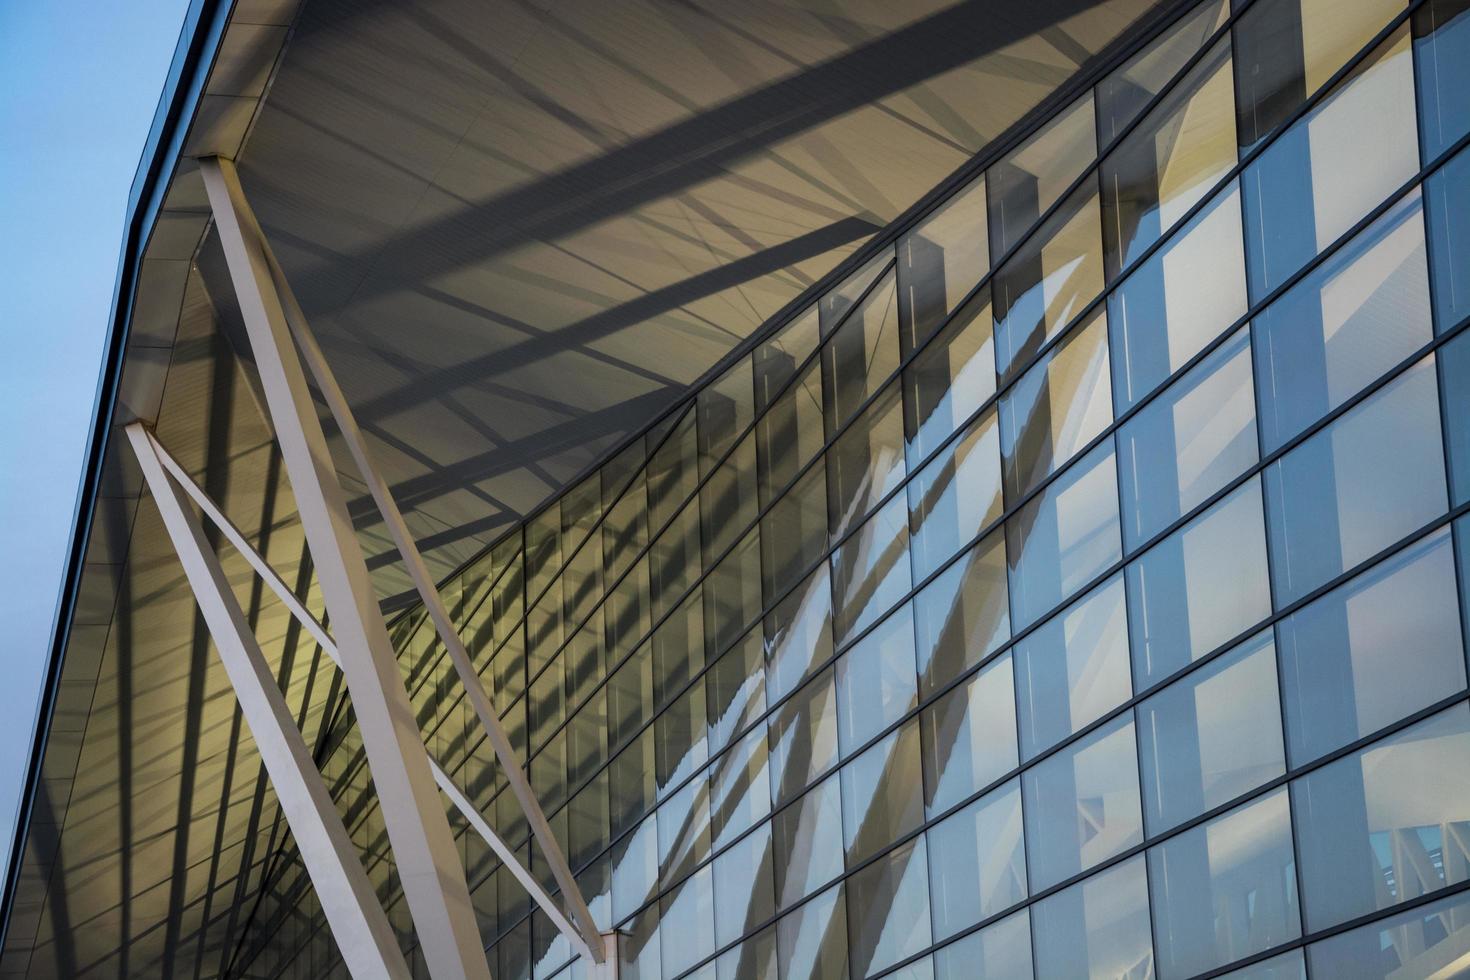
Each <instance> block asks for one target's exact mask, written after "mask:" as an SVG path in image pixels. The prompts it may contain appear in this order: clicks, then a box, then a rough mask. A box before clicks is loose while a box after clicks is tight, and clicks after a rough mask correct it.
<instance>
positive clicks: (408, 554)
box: [261, 241, 604, 963]
mask: <svg viewBox="0 0 1470 980" xmlns="http://www.w3.org/2000/svg"><path fill="white" fill-rule="evenodd" d="M261 248H262V250H263V251H264V252H265V256H266V261H267V262H269V263H270V268H271V274H272V276H273V281H274V283H275V287H276V292H277V293H278V294H279V295H280V297H281V302H282V305H283V306H284V309H285V313H286V324H287V326H288V328H289V329H290V331H291V334H292V336H293V337H294V338H295V340H296V344H297V346H298V347H299V348H300V349H301V358H302V360H303V361H304V362H305V363H306V368H307V370H308V371H310V372H311V375H312V377H313V379H315V381H316V385H317V390H318V391H320V392H321V395H322V398H323V400H325V401H326V403H327V408H328V410H329V411H330V412H331V413H332V417H333V418H334V419H335V420H336V422H337V427H338V429H339V430H340V431H341V433H342V439H343V441H344V442H346V443H347V448H348V451H349V452H350V453H351V454H352V460H353V462H354V463H355V464H356V466H357V470H358V472H359V474H361V476H362V480H363V482H364V483H365V484H366V485H367V488H368V491H369V492H370V493H371V494H372V498H373V502H374V503H376V504H377V507H378V511H379V513H381V514H382V516H383V523H384V524H385V525H387V528H388V533H389V534H390V535H391V536H392V538H393V544H394V546H395V547H397V549H398V553H399V554H400V555H401V556H402V557H403V563H404V565H406V566H407V567H408V574H409V577H410V578H411V579H412V580H413V584H414V587H415V588H416V589H417V590H418V593H419V596H420V597H421V598H422V599H423V601H424V606H425V607H426V608H427V609H428V611H429V617H430V618H431V619H432V620H433V621H434V629H435V631H436V632H438V634H439V639H440V641H442V642H443V644H444V648H445V650H446V651H448V653H449V659H450V661H451V662H452V663H453V664H454V669H455V672H456V673H457V674H458V675H459V680H460V683H461V684H463V685H464V689H465V696H466V697H467V698H468V699H469V702H470V705H471V706H472V707H473V708H474V710H475V716H476V717H477V718H478V719H479V721H480V725H481V727H483V728H484V729H485V736H486V738H487V740H488V741H489V742H490V747H491V749H492V750H494V752H495V757H496V759H497V760H499V762H500V767H501V769H502V770H503V771H504V772H505V776H506V781H507V782H508V783H509V785H510V790H511V792H512V793H513V794H515V798H516V801H517V802H518V803H519V804H520V806H521V812H522V813H524V814H525V816H526V822H527V823H528V824H529V825H530V828H531V833H532V835H533V836H534V837H535V838H536V843H537V844H538V845H539V846H540V848H541V854H542V857H544V858H545V859H546V863H547V864H548V865H549V866H550V867H551V874H552V877H553V878H554V879H555V880H556V884H557V887H558V888H560V889H561V894H562V900H563V902H565V904H566V906H567V908H568V909H569V910H570V911H571V916H572V918H573V919H574V920H575V922H576V932H577V933H579V934H580V936H581V944H580V945H581V946H582V948H583V950H584V951H585V953H586V954H587V955H588V956H590V957H591V958H592V961H593V962H594V963H601V962H603V955H604V951H603V944H602V941H601V939H600V938H599V933H598V929H597V923H596V922H595V920H594V919H593V918H592V912H591V910H590V909H589V908H588V907H587V901H586V899H584V898H583V897H582V890H581V888H580V887H579V886H578V884H577V879H576V878H575V877H574V876H573V875H572V869H571V866H570V865H569V864H568V862H567V859H566V855H565V854H563V853H562V850H561V845H560V844H559V843H558V842H557V839H556V835H555V834H554V833H552V830H551V824H550V823H549V822H548V821H547V819H546V814H545V813H544V812H543V811H542V809H541V804H540V802H539V801H538V800H537V799H536V794H535V793H534V791H532V789H531V783H530V781H529V780H528V779H527V778H526V773H525V771H524V770H523V769H522V768H521V764H520V760H519V759H517V758H516V754H515V750H514V749H513V748H512V746H511V744H510V738H509V737H508V736H507V735H506V733H505V726H504V725H502V724H501V722H500V715H499V714H498V713H497V712H496V711H495V708H494V706H493V705H492V704H491V703H490V695H489V693H488V692H487V691H486V690H485V684H484V682H483V681H482V680H481V679H480V675H479V673H478V672H477V671H476V670H475V665H474V661H472V660H471V659H470V655H469V651H468V650H466V649H465V645H464V642H463V641H462V640H461V639H460V637H459V631H458V630H456V629H455V627H454V622H453V621H452V620H451V619H450V618H449V610H448V609H447V608H445V606H444V599H443V597H442V596H440V595H439V587H438V586H437V585H436V584H435V583H434V578H433V576H432V574H431V573H430V572H429V567H428V565H427V564H425V562H424V558H423V555H422V554H421V553H420V552H419V549H418V544H417V543H416V542H415V541H414V539H413V535H412V534H411V533H409V530H408V524H407V523H406V522H405V521H404V520H403V513H402V512H401V511H400V510H399V509H398V502H397V501H396V500H394V499H393V493H392V491H391V490H389V489H388V485H387V484H386V483H385V482H384V481H383V478H382V477H381V476H380V475H379V474H378V470H377V467H375V466H373V461H372V457H371V456H369V455H368V448H367V440H365V439H364V438H363V436H362V430H361V429H359V428H358V426H357V419H356V418H355V417H354V416H353V414H352V409H351V407H350V406H349V405H348V404H347V399H346V397H345V396H344V395H343V394H342V389H341V388H340V387H338V385H337V379H336V376H335V375H333V374H332V369H331V368H330V367H329V366H328V365H327V361H326V358H325V357H324V356H323V355H322V351H321V348H320V347H319V346H317V342H316V337H315V336H314V335H313V334H312V332H311V328H310V326H309V325H308V324H307V322H306V315H305V314H304V313H302V311H301V307H300V305H299V304H298V303H297V302H296V296H295V293H294V292H293V291H292V289H291V284H290V283H289V282H287V281H286V276H285V274H284V273H283V272H282V271H281V267H280V265H279V264H278V263H277V262H276V260H275V256H274V254H273V253H272V252H271V248H270V243H268V242H264V241H262V244H261Z"/></svg>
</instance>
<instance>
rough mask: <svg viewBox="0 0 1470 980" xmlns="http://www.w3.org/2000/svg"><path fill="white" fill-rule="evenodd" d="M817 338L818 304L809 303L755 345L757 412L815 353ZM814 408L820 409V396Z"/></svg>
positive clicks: (762, 408)
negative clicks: (803, 310) (758, 344)
mask: <svg viewBox="0 0 1470 980" xmlns="http://www.w3.org/2000/svg"><path fill="white" fill-rule="evenodd" d="M817 340H818V332H817V308H816V307H815V306H812V307H810V308H808V309H807V310H806V311H805V312H803V313H802V314H801V315H800V316H798V317H796V318H795V319H794V320H792V321H791V322H790V323H788V324H786V326H784V327H782V328H781V329H780V330H778V331H776V334H775V336H773V337H771V339H770V340H767V341H765V342H764V343H762V344H761V345H760V346H758V347H757V348H756V349H755V353H754V354H753V355H751V360H752V362H753V363H752V370H753V372H754V375H755V409H756V411H757V412H760V411H764V410H765V408H766V406H767V405H770V404H771V402H773V401H774V400H775V399H776V396H777V395H779V394H780V393H781V388H782V386H783V385H785V384H786V383H787V382H788V381H790V380H791V379H792V377H794V376H795V374H796V372H797V371H798V370H799V369H800V368H801V365H802V364H803V363H804V362H805V361H806V359H807V358H808V357H810V356H811V355H812V354H813V353H815V351H816V349H817ZM817 408H818V411H820V410H821V401H820V399H819V400H818V402H817Z"/></svg>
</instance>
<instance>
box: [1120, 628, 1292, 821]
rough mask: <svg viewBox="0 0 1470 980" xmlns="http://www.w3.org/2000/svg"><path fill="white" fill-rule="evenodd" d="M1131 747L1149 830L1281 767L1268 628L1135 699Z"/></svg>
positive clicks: (1243, 788) (1268, 777)
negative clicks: (1134, 743) (1135, 743)
mask: <svg viewBox="0 0 1470 980" xmlns="http://www.w3.org/2000/svg"><path fill="white" fill-rule="evenodd" d="M1138 752H1139V758H1140V760H1141V761H1142V765H1143V814H1144V818H1145V825H1146V826H1147V827H1148V831H1149V834H1150V835H1154V834H1160V833H1163V832H1164V831H1166V830H1168V829H1169V828H1171V827H1175V826H1177V825H1179V824H1181V823H1183V822H1184V821H1186V820H1189V819H1191V818H1192V817H1196V816H1198V815H1200V814H1201V813H1204V812H1205V811H1206V810H1211V809H1214V808H1215V807H1217V806H1220V805H1221V804H1223V803H1228V802H1229V801H1230V800H1233V799H1235V798H1236V797H1238V796H1240V795H1241V794H1242V793H1246V792H1248V791H1249V790H1251V789H1253V788H1255V787H1257V786H1260V785H1261V784H1262V783H1265V782H1269V781H1270V780H1272V779H1275V778H1276V777H1277V776H1280V775H1281V774H1282V773H1283V772H1285V771H1286V762H1285V758H1286V756H1285V751H1284V749H1283V748H1282V739H1281V703H1280V700H1279V698H1278V697H1277V686H1276V653H1275V647H1274V646H1273V645H1272V642H1271V632H1270V630H1265V631H1263V632H1261V633H1260V634H1258V635H1256V636H1255V637H1252V638H1251V639H1249V640H1247V641H1245V642H1244V643H1242V644H1241V645H1240V646H1238V647H1236V648H1235V649H1234V650H1232V651H1230V652H1229V653H1227V654H1225V655H1224V656H1222V657H1219V658H1217V659H1216V660H1214V661H1212V662H1211V663H1210V664H1208V665H1206V666H1204V667H1202V668H1200V669H1199V670H1197V671H1194V672H1193V673H1191V674H1189V675H1188V676H1187V677H1185V678H1183V679H1181V680H1179V681H1177V682H1175V683H1173V684H1170V685H1169V686H1168V687H1166V688H1164V689H1163V690H1162V691H1160V692H1159V693H1158V694H1155V695H1153V696H1152V697H1150V698H1148V699H1147V700H1146V701H1144V702H1143V703H1141V704H1140V705H1139V706H1138Z"/></svg>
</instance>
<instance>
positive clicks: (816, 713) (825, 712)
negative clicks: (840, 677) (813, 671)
mask: <svg viewBox="0 0 1470 980" xmlns="http://www.w3.org/2000/svg"><path fill="white" fill-rule="evenodd" d="M767 729H768V732H769V738H770V743H771V792H772V794H773V796H774V798H775V800H776V802H777V803H781V802H782V801H784V800H789V799H791V798H792V797H793V796H795V795H796V794H798V793H800V792H801V791H802V790H803V789H805V788H806V787H807V785H808V784H809V783H811V781H812V780H814V779H816V778H817V777H818V776H820V775H822V774H823V773H824V772H826V771H827V770H828V769H830V768H832V766H834V765H836V764H837V692H836V688H835V686H834V685H833V683H832V669H831V668H830V667H829V668H828V669H826V670H824V671H822V673H821V674H820V675H818V676H817V677H816V678H815V679H813V680H812V681H811V683H809V684H807V685H806V686H805V687H803V688H802V689H801V690H799V691H797V692H796V694H795V695H794V696H793V697H792V698H791V699H790V700H788V701H786V702H785V703H784V704H782V705H781V706H780V707H779V708H777V709H776V711H775V713H774V714H772V715H771V716H770V717H769V718H768V719H767Z"/></svg>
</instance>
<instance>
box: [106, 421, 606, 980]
mask: <svg viewBox="0 0 1470 980" xmlns="http://www.w3.org/2000/svg"><path fill="white" fill-rule="evenodd" d="M136 428H138V429H139V430H140V432H141V436H134V437H133V438H134V445H135V447H138V451H139V452H142V451H143V449H142V447H141V446H140V445H139V444H138V442H137V439H139V438H141V439H145V440H147V448H149V449H151V451H152V452H153V454H154V456H156V457H157V462H158V463H160V464H162V466H163V468H164V470H166V471H167V472H168V474H169V475H170V476H171V477H172V478H173V482H174V484H175V485H176V486H177V487H178V488H179V489H181V490H183V491H184V493H186V494H188V496H189V497H190V498H192V499H193V501H194V503H195V504H196V505H197V506H198V507H199V510H200V511H201V512H203V514H204V515H205V516H206V517H208V518H209V520H210V522H211V523H213V524H214V525H215V526H216V527H217V528H219V530H220V531H221V532H222V533H223V534H224V536H225V537H226V538H227V539H228V540H229V542H230V543H231V544H232V545H234V546H235V550H236V551H238V552H239V553H240V555H241V557H243V558H244V559H245V560H246V562H247V563H249V565H250V567H251V568H253V569H254V570H255V572H256V574H257V575H259V576H260V578H261V581H262V582H264V583H265V585H266V587H267V588H269V589H270V590H271V591H272V592H273V593H275V595H276V598H278V599H280V600H281V603H282V604H283V605H285V607H286V608H287V609H288V610H289V611H290V612H291V615H292V616H294V617H295V618H296V621H297V622H299V623H300V624H301V626H302V628H304V629H305V630H306V631H307V632H308V633H309V634H311V636H312V638H313V639H315V640H316V642H317V643H318V644H319V645H320V646H321V648H322V652H323V653H325V654H326V655H327V658H328V659H329V660H331V661H332V663H334V664H336V665H337V667H338V668H340V667H341V666H342V654H341V653H340V652H339V651H338V650H337V643H336V641H335V640H333V639H332V637H331V635H330V634H329V633H328V632H327V628H326V626H324V625H323V624H322V622H321V621H320V620H318V619H317V618H316V617H315V616H313V615H312V614H311V610H309V609H307V608H306V605H305V604H304V603H302V601H301V599H300V598H299V597H298V596H297V595H296V594H295V593H294V592H292V591H291V587H290V586H289V585H287V584H286V582H285V580H284V579H282V578H281V576H280V573H278V572H277V571H276V570H275V569H274V568H273V567H271V564H270V562H268V561H266V560H265V556H264V555H262V554H261V553H260V552H258V551H256V550H255V547H254V546H253V545H252V544H250V542H249V541H248V540H247V539H246V538H245V535H244V534H243V533H241V531H240V529H239V528H238V527H236V526H235V523H234V522H233V521H231V520H230V518H229V516H228V515H227V514H225V512H224V510H223V509H222V508H221V507H220V506H219V505H218V504H216V503H215V502H214V500H213V499H212V498H211V497H210V496H209V494H207V493H205V492H204V490H203V488H201V487H200V486H199V485H198V484H197V483H195V482H194V481H193V479H192V478H191V477H190V476H189V474H188V473H187V472H186V471H185V470H184V468H183V467H182V466H181V465H179V462H178V460H176V459H174V457H173V455H172V454H171V453H170V452H169V451H168V448H167V447H166V446H164V445H163V443H161V442H159V441H158V438H157V437H156V436H155V435H153V433H151V432H147V431H146V430H142V427H141V426H136ZM130 435H131V432H130ZM252 642H253V640H252ZM429 767H430V768H431V769H432V770H433V773H434V781H435V782H436V783H438V784H439V789H440V790H442V791H443V793H444V795H445V796H446V797H448V798H449V801H450V802H451V803H453V804H454V806H455V809H457V810H459V812H460V816H462V817H464V819H465V822H466V823H468V824H469V825H470V826H471V827H473V828H474V830H475V832H476V833H478V834H479V835H480V837H481V839H483V840H484V841H485V843H486V844H488V845H489V846H490V849H491V850H492V851H494V852H495V854H496V855H497V856H498V857H499V858H500V860H501V861H502V862H504V864H505V866H506V867H507V868H509V869H510V872H511V874H512V875H514V876H515V879H516V880H517V881H519V882H520V883H521V886H522V887H524V888H525V889H526V891H527V892H528V893H529V894H530V895H531V897H532V898H533V899H535V901H536V904H537V905H538V906H539V907H540V908H541V910H542V911H543V912H545V913H546V915H547V917H548V918H550V919H551V921H552V923H554V924H555V925H556V927H557V929H558V930H559V931H560V932H561V933H562V934H563V935H565V936H566V937H567V939H568V941H570V942H571V943H572V944H573V946H575V947H576V948H577V949H578V951H579V952H580V953H581V954H582V955H584V956H587V957H588V958H589V959H590V958H592V951H591V950H590V949H587V948H586V947H587V944H586V943H584V942H583V941H582V938H581V936H580V934H579V933H578V931H577V928H576V927H575V926H574V925H572V923H571V922H570V921H569V920H568V919H567V917H566V914H565V913H564V912H563V911H562V909H561V906H560V905H558V904H557V902H556V900H555V899H554V898H552V897H551V895H549V894H548V893H547V891H546V889H545V888H543V887H542V885H541V882H540V881H538V880H537V879H536V877H535V876H534V875H532V874H531V872H530V871H528V870H527V869H526V866H525V865H523V864H522V863H521V860H520V858H519V857H518V856H517V855H516V852H515V851H514V850H513V849H512V848H511V847H510V845H509V844H507V843H506V842H505V841H504V840H503V839H501V837H500V835H499V834H497V833H496V832H495V830H494V828H492V827H491V826H490V824H489V822H488V821H486V819H485V817H484V816H483V815H482V814H481V813H480V811H479V810H477V809H476V808H475V805H474V804H473V803H472V802H470V799H469V797H467V796H466V795H465V794H464V792H463V791H462V790H460V788H459V786H458V785H456V784H455V782H454V781H453V780H452V779H451V778H450V777H449V774H448V773H446V772H445V771H444V770H443V768H441V767H440V766H439V764H438V763H437V762H435V761H434V759H432V758H430V759H429ZM597 941H598V946H599V947H600V948H605V946H606V943H605V942H604V941H603V939H602V938H601V937H598V940H597ZM615 958H616V949H615V948H614V950H613V957H612V958H605V959H604V963H605V964H610V963H612V961H613V959H615ZM593 962H596V960H595V959H593ZM604 975H605V976H613V974H604Z"/></svg>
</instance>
